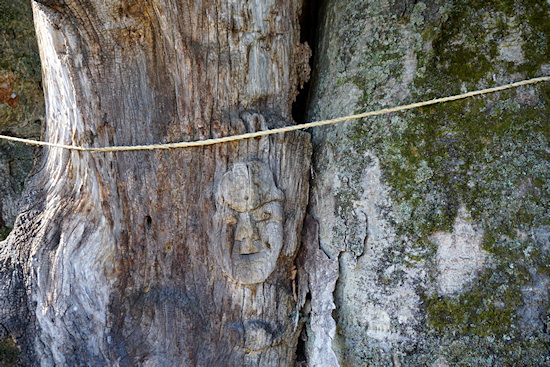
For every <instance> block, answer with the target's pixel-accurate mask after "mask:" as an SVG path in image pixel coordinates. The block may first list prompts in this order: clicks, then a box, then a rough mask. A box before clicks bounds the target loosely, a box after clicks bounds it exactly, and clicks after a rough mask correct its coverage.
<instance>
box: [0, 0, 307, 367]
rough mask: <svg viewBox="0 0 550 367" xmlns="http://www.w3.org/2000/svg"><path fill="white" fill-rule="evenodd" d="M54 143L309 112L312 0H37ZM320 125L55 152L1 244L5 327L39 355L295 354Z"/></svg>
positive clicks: (0, 318) (192, 358)
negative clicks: (296, 287) (305, 41)
mask: <svg viewBox="0 0 550 367" xmlns="http://www.w3.org/2000/svg"><path fill="white" fill-rule="evenodd" d="M33 6H34V16H35V24H36V29H37V34H38V40H39V46H40V52H41V59H42V64H43V74H44V85H45V92H46V105H47V123H46V126H45V130H44V133H43V138H44V140H46V141H50V142H55V143H61V144H73V145H79V146H109V145H137V144H151V143H163V142H176V141H191V140H199V139H206V138H212V137H220V136H228V135H232V134H239V133H244V132H250V131H255V130H261V129H267V128H271V127H275V126H282V125H285V124H290V123H292V118H291V116H290V108H291V103H292V101H293V99H294V98H295V96H296V94H297V86H298V84H299V83H303V82H304V81H305V79H306V78H307V75H306V74H307V73H305V72H304V70H307V68H304V63H307V58H308V57H309V50H308V48H307V46H303V45H300V44H299V37H298V35H299V29H298V27H299V26H298V23H297V17H298V15H299V12H300V6H301V5H300V1H297V0H263V1H259V0H257V1H243V0H216V1H214V0H202V1H191V0H184V1H175V0H153V1H132V0H105V1H87V0H86V1H84V0H66V1H46V0H44V1H37V2H35V3H34V4H33ZM310 155H311V147H310V142H309V136H308V135H307V134H305V133H300V132H297V133H287V134H280V135H275V136H270V137H264V138H260V139H253V140H245V141H240V142H232V143H226V144H221V145H215V146H208V147H199V148H190V149H177V150H153V151H139V152H121V153H98V154H92V153H87V152H76V151H67V150H61V149H57V148H44V149H42V150H41V151H40V154H39V156H38V159H37V163H36V166H35V168H34V170H33V172H32V174H31V176H30V178H29V180H28V182H27V186H26V198H25V199H24V205H23V209H22V212H21V214H20V215H19V217H18V219H17V221H16V223H15V227H14V230H13V232H12V234H11V235H10V237H8V239H7V240H6V242H4V243H3V244H2V246H1V251H2V252H1V253H0V267H1V269H2V270H1V272H0V282H1V283H0V284H1V288H0V323H1V327H0V333H2V335H0V337H5V336H6V335H11V336H13V337H14V338H16V340H17V341H18V342H19V344H20V345H21V346H22V350H23V354H22V362H21V363H26V364H32V365H43V366H53V365H67V366H79V365H92V366H102V365H105V366H114V365H115V366H136V365H144V366H188V365H199V366H241V365H250V366H256V365H257V366H288V365H292V364H293V362H294V359H295V352H296V345H297V339H298V334H299V332H300V327H301V325H300V323H299V322H298V321H299V314H297V313H296V311H295V310H296V303H295V297H294V296H293V291H292V287H293V285H292V282H293V280H292V279H291V278H292V276H291V275H292V269H293V262H294V258H295V256H296V252H297V249H298V243H299V242H298V241H299V234H300V231H301V226H302V221H303V218H304V214H305V207H306V204H307V197H308V179H309V164H310Z"/></svg>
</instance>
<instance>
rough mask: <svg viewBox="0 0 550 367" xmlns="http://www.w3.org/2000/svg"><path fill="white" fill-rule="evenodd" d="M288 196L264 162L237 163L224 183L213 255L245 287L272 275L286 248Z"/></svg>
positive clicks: (228, 273) (218, 205)
mask: <svg viewBox="0 0 550 367" xmlns="http://www.w3.org/2000/svg"><path fill="white" fill-rule="evenodd" d="M283 198H284V196H283V193H282V191H281V190H279V189H278V188H277V186H276V185H275V182H274V180H273V174H272V173H271V171H270V170H269V169H268V168H267V166H266V165H265V164H263V163H261V162H257V161H252V162H248V163H236V164H235V165H234V166H233V168H232V169H231V171H229V172H226V173H225V174H224V175H223V177H222V179H221V181H220V184H219V187H218V192H217V207H216V215H215V218H214V227H215V231H214V236H212V237H213V238H211V240H210V246H211V251H212V253H213V254H214V257H215V258H216V260H217V261H218V263H219V264H220V265H221V266H222V268H223V271H224V272H225V273H227V275H229V276H230V277H231V278H233V279H234V280H237V281H239V282H241V283H243V284H254V283H261V282H263V281H264V280H266V279H267V277H268V276H269V275H270V274H271V273H272V272H273V269H274V268H275V265H276V263H277V258H278V257H279V252H280V251H281V248H282V246H283V203H282V202H283Z"/></svg>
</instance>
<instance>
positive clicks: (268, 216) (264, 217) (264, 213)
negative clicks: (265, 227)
mask: <svg viewBox="0 0 550 367" xmlns="http://www.w3.org/2000/svg"><path fill="white" fill-rule="evenodd" d="M269 218H271V213H270V212H268V211H265V212H263V213H262V217H261V220H268V219H269Z"/></svg>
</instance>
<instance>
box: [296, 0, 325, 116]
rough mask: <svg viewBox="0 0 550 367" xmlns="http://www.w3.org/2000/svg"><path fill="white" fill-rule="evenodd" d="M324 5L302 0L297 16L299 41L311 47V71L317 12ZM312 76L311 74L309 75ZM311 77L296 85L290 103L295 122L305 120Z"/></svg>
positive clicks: (323, 3) (316, 1)
mask: <svg viewBox="0 0 550 367" xmlns="http://www.w3.org/2000/svg"><path fill="white" fill-rule="evenodd" d="M325 6H326V0H304V2H303V4H302V14H301V16H300V18H299V22H300V43H306V42H307V44H308V45H309V47H310V48H311V57H310V58H309V66H310V67H311V73H312V74H313V72H314V70H315V69H314V60H315V55H316V53H315V52H316V49H317V34H318V31H319V24H318V21H319V14H321V13H322V11H323V9H324V8H325ZM311 76H313V75H311ZM311 79H312V78H311V77H310V78H309V80H308V81H307V82H306V83H304V85H303V87H302V88H300V87H298V92H299V94H298V96H297V97H296V100H295V101H294V103H293V104H292V118H293V119H294V121H296V122H297V123H299V124H301V123H304V122H305V117H306V113H307V106H308V104H309V90H310V85H311Z"/></svg>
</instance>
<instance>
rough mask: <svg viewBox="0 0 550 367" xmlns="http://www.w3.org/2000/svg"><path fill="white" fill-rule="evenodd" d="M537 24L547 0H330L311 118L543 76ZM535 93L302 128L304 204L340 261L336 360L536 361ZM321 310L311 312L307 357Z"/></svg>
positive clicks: (542, 325) (544, 276) (541, 283)
mask: <svg viewBox="0 0 550 367" xmlns="http://www.w3.org/2000/svg"><path fill="white" fill-rule="evenodd" d="M549 24H550V4H549V3H548V2H547V1H543V0H539V1H488V2H477V1H466V0H464V1H462V0H457V1H420V2H419V1H392V0H390V1H386V0H384V1H382V0H380V1H378V0H369V1H363V0H357V1H348V0H332V1H330V0H329V1H328V2H327V5H326V9H325V11H324V13H323V15H322V16H321V18H320V34H319V43H318V45H317V52H316V55H317V57H316V62H315V66H314V77H313V84H312V88H313V90H312V91H311V96H312V98H311V101H310V109H309V119H310V120H317V119H326V118H331V117H336V116H342V115H348V114H350V113H353V112H363V111H365V110H373V109H378V108H383V107H391V106H395V105H398V104H404V103H408V102H413V101H420V100H426V99H432V98H435V97H439V96H446V95H452V94H459V93H461V92H463V91H466V90H475V89H481V88H485V87H490V86H494V85H501V84H506V83H509V82H513V81H517V80H521V79H524V78H529V77H534V76H540V75H549V74H550V52H549V49H548V47H549V46H548V45H549V44H550V42H549V41H550V40H549V37H550V28H549ZM549 92H550V85H548V83H545V84H538V85H534V86H529V87H524V88H518V89H516V90H512V91H508V92H505V93H500V94H493V95H486V96H483V97H480V98H476V99H471V100H466V101H462V102H453V103H449V104H445V105H440V106H433V107H430V108H425V109H423V110H417V111H411V112H408V113H400V114H392V115H387V116H381V117H379V118H374V119H368V120H365V121H361V122H357V123H348V124H339V125H337V126H334V127H327V128H323V129H316V130H314V131H313V133H312V141H313V146H314V158H313V162H314V175H313V179H312V190H311V200H310V208H311V214H312V215H313V216H314V217H315V218H316V219H317V220H318V221H319V227H320V228H319V233H320V236H319V240H320V245H321V248H322V249H323V250H324V252H325V253H327V254H328V255H329V256H330V258H331V259H334V260H335V261H336V260H337V261H338V262H339V279H338V282H337V284H336V291H335V293H334V302H335V304H336V310H335V312H334V317H335V322H336V325H337V329H336V330H337V332H336V336H335V338H334V340H333V343H332V348H331V349H332V350H333V351H334V352H335V353H336V355H337V357H338V363H339V364H340V365H343V366H365V365H369V366H370V365H373V366H439V367H441V366H455V365H469V366H471V365H475V366H510V365H515V366H519V365H529V366H545V365H548V364H549V363H550V360H549V357H548V356H549V355H550V350H549V349H548V345H549V344H548V341H549V337H550V335H549V327H548V326H549V325H548V314H549V311H550V308H549V307H550V306H549V305H550V304H549V301H550V299H549V298H550V297H549V291H548V289H549V288H548V284H550V272H549V268H548V264H549V260H550V252H549V250H550V243H549V242H548V239H549V233H550V227H549V224H550V222H549V218H550V215H549V214H550V213H549V210H550V191H549V187H550V186H549V183H550V175H549V172H550V166H549V155H548V154H549V153H548V152H549V151H550V147H549V145H548V141H549V138H550V130H549V126H550V122H549V119H548V116H549V114H550V110H549V108H550V107H549V104H548V101H549V98H548V97H549ZM327 297H328V299H325V302H329V301H331V300H332V295H329V296H327ZM312 303H313V300H312ZM325 322H326V321H321V320H320V321H315V319H314V318H313V316H312V317H311V318H310V321H309V322H308V326H307V330H308V341H310V340H314V342H313V343H310V344H309V345H307V348H308V349H309V350H310V351H311V352H312V353H309V355H310V356H315V355H316V354H315V353H313V352H314V351H316V350H317V349H318V348H321V347H323V346H324V345H325V340H324V338H320V342H319V343H316V342H315V340H316V336H317V335H321V336H324V335H325V332H326V330H324V331H322V332H319V331H318V327H319V324H320V323H325ZM308 362H309V363H310V364H311V365H319V366H321V365H322V366H329V365H330V366H332V365H336V363H327V360H323V359H318V358H313V359H311V360H309V361H308Z"/></svg>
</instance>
